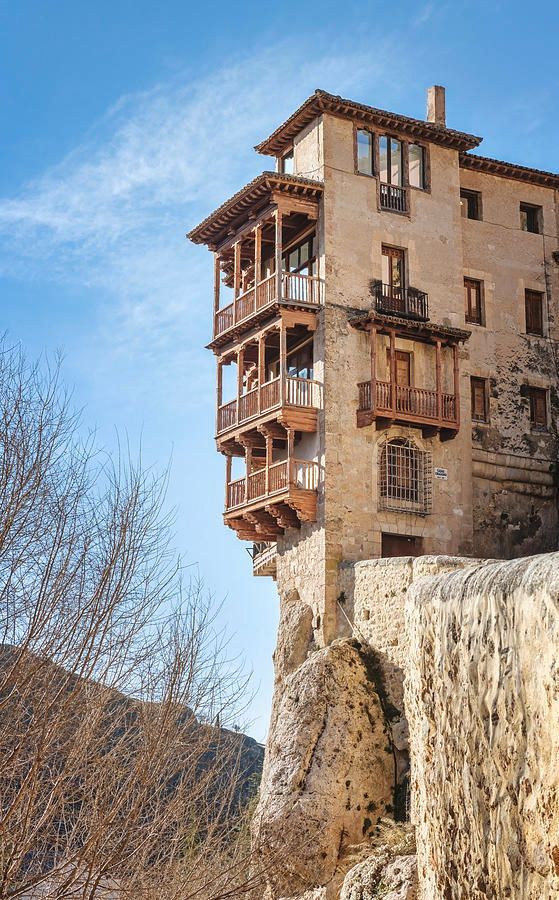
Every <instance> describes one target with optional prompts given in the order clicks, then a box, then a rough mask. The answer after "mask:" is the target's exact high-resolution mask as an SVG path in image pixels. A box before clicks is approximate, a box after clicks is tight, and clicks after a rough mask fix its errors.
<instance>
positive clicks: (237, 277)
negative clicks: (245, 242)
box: [233, 241, 241, 325]
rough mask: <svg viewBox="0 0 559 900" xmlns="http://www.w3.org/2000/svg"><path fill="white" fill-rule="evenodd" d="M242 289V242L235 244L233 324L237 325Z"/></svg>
mask: <svg viewBox="0 0 559 900" xmlns="http://www.w3.org/2000/svg"><path fill="white" fill-rule="evenodd" d="M240 288H241V242H240V241H236V243H235V244H233V324H234V325H235V324H236V323H237V298H238V296H239V293H240Z"/></svg>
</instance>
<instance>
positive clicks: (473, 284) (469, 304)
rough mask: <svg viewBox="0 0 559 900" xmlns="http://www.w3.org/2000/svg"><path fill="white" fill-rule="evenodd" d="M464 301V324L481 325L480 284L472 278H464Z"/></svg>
mask: <svg viewBox="0 0 559 900" xmlns="http://www.w3.org/2000/svg"><path fill="white" fill-rule="evenodd" d="M464 301H465V308H466V322H470V324H472V325H483V308H482V282H481V281H476V280H475V279H474V278H464Z"/></svg>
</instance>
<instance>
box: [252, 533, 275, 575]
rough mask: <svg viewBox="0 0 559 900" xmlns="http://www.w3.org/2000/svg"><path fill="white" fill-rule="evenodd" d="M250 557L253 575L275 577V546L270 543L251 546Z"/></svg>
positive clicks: (257, 543)
mask: <svg viewBox="0 0 559 900" xmlns="http://www.w3.org/2000/svg"><path fill="white" fill-rule="evenodd" d="M249 553H250V555H251V557H252V573H253V575H275V574H276V557H277V554H278V547H277V544H276V543H274V542H272V541H260V542H256V543H254V544H253V545H252V549H251V550H249Z"/></svg>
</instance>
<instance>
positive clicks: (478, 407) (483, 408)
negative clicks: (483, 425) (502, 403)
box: [470, 378, 489, 422]
mask: <svg viewBox="0 0 559 900" xmlns="http://www.w3.org/2000/svg"><path fill="white" fill-rule="evenodd" d="M470 384H471V392H472V419H473V420H474V421H475V422H488V421H489V410H488V403H487V381H486V379H485V378H471V379H470Z"/></svg>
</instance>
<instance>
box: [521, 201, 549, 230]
mask: <svg viewBox="0 0 559 900" xmlns="http://www.w3.org/2000/svg"><path fill="white" fill-rule="evenodd" d="M520 227H521V229H522V231H531V232H532V233H533V234H541V233H542V230H543V229H542V208H541V206H534V205H533V204H532V203H521V204H520Z"/></svg>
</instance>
